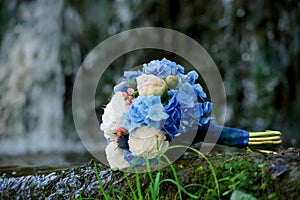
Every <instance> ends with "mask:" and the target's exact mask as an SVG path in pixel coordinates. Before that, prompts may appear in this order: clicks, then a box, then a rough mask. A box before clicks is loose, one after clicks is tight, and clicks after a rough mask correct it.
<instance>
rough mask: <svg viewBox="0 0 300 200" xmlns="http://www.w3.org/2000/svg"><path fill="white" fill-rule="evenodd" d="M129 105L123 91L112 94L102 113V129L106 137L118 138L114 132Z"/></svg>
mask: <svg viewBox="0 0 300 200" xmlns="http://www.w3.org/2000/svg"><path fill="white" fill-rule="evenodd" d="M127 110H128V106H126V101H125V100H124V97H123V96H122V92H116V94H115V95H113V96H112V99H111V101H110V102H109V103H108V104H107V105H106V108H105V109H104V114H103V115H102V124H101V125H100V128H101V130H102V131H103V132H104V137H105V138H106V139H110V140H115V141H116V140H117V136H116V135H115V134H114V133H116V132H117V131H118V128H119V127H120V126H121V121H122V120H123V115H124V113H125V112H127Z"/></svg>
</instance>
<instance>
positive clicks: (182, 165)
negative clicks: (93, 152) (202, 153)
mask: <svg viewBox="0 0 300 200" xmlns="http://www.w3.org/2000/svg"><path fill="white" fill-rule="evenodd" d="M208 159H209V160H210V162H211V163H212V166H213V168H214V170H215V171H216V175H217V178H218V180H219V187H220V191H221V197H222V199H229V197H230V194H231V193H232V192H233V191H234V190H241V191H243V192H245V193H248V194H251V195H252V196H253V197H256V198H257V199H269V198H271V199H297V198H298V197H299V196H300V192H299V188H300V182H299V180H300V165H299V164H300V150H299V149H293V148H289V149H287V150H282V151H280V152H279V153H278V154H262V153H248V152H235V153H233V152H230V153H229V152H228V153H217V154H213V155H208ZM97 167H98V174H99V177H100V179H101V182H102V184H103V186H104V188H105V190H106V192H107V193H108V194H109V195H111V196H112V197H117V196H116V195H117V193H115V191H116V190H118V191H122V192H123V193H125V194H129V193H130V189H129V187H128V180H129V181H130V182H131V183H132V185H133V187H134V186H135V178H136V177H135V174H134V173H130V174H129V175H127V177H128V179H125V173H124V172H121V171H113V170H111V169H109V168H107V167H105V166H103V165H101V164H99V163H98V164H97ZM174 167H175V169H176V172H177V176H178V179H179V182H180V184H181V185H183V186H184V185H187V184H191V183H198V184H204V185H206V186H207V187H212V186H213V185H214V182H213V180H212V175H211V170H210V169H209V166H208V163H207V162H206V161H205V160H204V159H203V158H202V157H199V156H198V155H193V154H192V153H189V154H187V155H185V156H183V157H182V158H180V159H179V160H177V161H176V162H175V163H174ZM38 169H39V170H36V173H33V170H32V171H30V173H32V174H31V175H29V174H27V175H23V176H22V175H20V174H21V173H20V172H21V171H22V170H21V169H19V171H18V172H15V173H13V172H12V171H10V172H9V170H11V169H6V170H5V168H3V167H2V168H1V174H0V176H1V177H0V198H1V199H12V198H13V199H45V198H47V199H76V198H79V197H93V198H99V199H103V198H104V197H103V196H102V194H101V190H100V186H99V183H98V180H97V176H96V173H95V170H94V161H90V162H89V163H86V164H83V165H78V166H73V167H70V166H65V167H63V166H62V167H60V168H57V169H54V168H50V169H46V168H44V170H43V168H38ZM24 170H25V169H24ZM153 173H156V172H153ZM160 173H161V175H162V177H163V178H173V177H174V176H173V174H172V171H171V169H170V167H165V168H163V169H162V170H161V171H160ZM233 177H237V178H236V181H237V182H238V184H236V186H235V188H234V189H233V190H232V191H230V192H229V193H228V194H227V193H226V191H228V187H229V186H230V185H232V180H234V179H233ZM140 179H141V183H142V186H141V187H142V189H143V191H145V190H146V188H147V185H148V184H149V178H148V176H147V175H140ZM227 179H228V181H224V180H227ZM176 192H177V187H176V186H175V185H171V184H168V185H167V184H162V185H161V193H160V195H163V196H165V197H166V198H169V199H172V198H173V197H174V195H175V194H176ZM190 192H192V193H197V192H198V193H200V194H201V195H202V196H203V198H204V199H207V198H209V197H210V195H211V194H210V192H209V191H205V190H203V188H202V189H201V188H192V189H191V191H190ZM211 198H213V197H211Z"/></svg>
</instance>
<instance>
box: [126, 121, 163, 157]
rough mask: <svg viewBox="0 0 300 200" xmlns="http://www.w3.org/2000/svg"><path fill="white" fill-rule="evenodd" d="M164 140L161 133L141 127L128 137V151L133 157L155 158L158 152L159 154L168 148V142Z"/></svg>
mask: <svg viewBox="0 0 300 200" xmlns="http://www.w3.org/2000/svg"><path fill="white" fill-rule="evenodd" d="M165 139H166V137H165V135H164V132H163V131H160V130H158V129H155V128H149V127H147V126H142V127H140V128H138V129H136V131H135V132H134V133H133V134H130V135H129V140H128V144H129V150H130V151H131V152H132V155H134V156H142V157H148V158H149V159H151V158H154V157H156V156H157V153H158V150H159V151H161V152H160V153H161V154H163V153H164V152H165V151H166V149H165V148H166V147H168V146H169V142H168V141H165Z"/></svg>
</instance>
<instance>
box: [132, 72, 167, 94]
mask: <svg viewBox="0 0 300 200" xmlns="http://www.w3.org/2000/svg"><path fill="white" fill-rule="evenodd" d="M167 89H168V87H167V83H166V82H165V81H164V80H163V79H161V78H159V77H157V76H154V75H153V74H149V75H147V74H142V75H140V76H139V77H137V90H138V92H139V95H141V96H149V95H151V94H152V95H154V96H161V95H162V94H163V93H165V92H166V91H167Z"/></svg>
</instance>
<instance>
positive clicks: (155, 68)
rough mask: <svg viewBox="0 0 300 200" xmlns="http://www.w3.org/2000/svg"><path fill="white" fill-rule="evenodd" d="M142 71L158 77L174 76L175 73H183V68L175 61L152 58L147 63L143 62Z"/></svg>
mask: <svg viewBox="0 0 300 200" xmlns="http://www.w3.org/2000/svg"><path fill="white" fill-rule="evenodd" d="M143 71H144V72H145V73H146V74H153V75H155V76H158V77H160V78H165V77H167V76H170V75H173V76H176V75H177V74H183V73H184V68H183V67H182V66H181V65H178V64H176V63H175V62H172V61H170V60H168V59H166V58H163V59H162V60H161V61H159V60H153V61H151V62H150V63H148V64H144V65H143Z"/></svg>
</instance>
